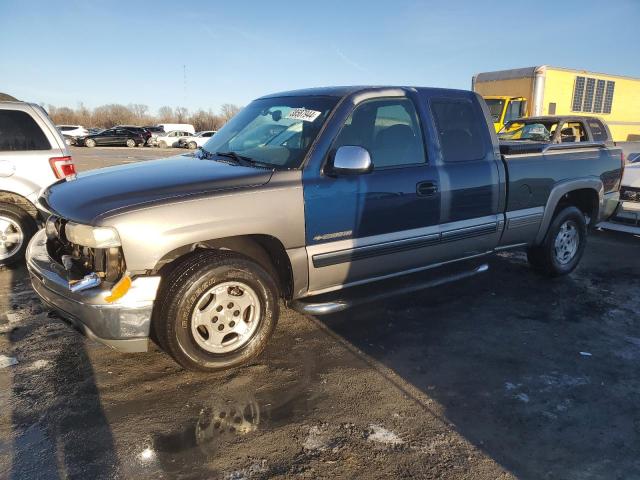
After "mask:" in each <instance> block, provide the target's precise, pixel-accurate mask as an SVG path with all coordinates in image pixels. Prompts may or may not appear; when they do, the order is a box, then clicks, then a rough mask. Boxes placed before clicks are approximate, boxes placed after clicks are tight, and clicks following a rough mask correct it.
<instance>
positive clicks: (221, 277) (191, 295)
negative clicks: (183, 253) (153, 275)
mask: <svg viewBox="0 0 640 480" xmlns="http://www.w3.org/2000/svg"><path fill="white" fill-rule="evenodd" d="M224 282H242V284H245V285H247V286H249V287H250V288H251V289H252V290H253V291H254V292H255V293H256V294H257V297H258V299H259V303H260V312H261V313H262V314H261V315H260V316H259V318H258V319H257V320H256V321H258V324H257V327H256V329H255V331H254V332H253V333H252V336H251V337H250V338H249V339H248V340H247V341H246V343H244V344H242V345H241V346H239V347H238V348H237V349H235V350H233V351H230V352H226V353H213V352H210V351H207V350H205V349H204V348H202V347H201V346H200V345H198V343H197V341H196V339H195V338H194V335H193V333H192V328H191V322H192V314H193V313H194V310H195V308H196V307H197V306H198V305H199V304H200V303H201V301H202V298H203V297H204V295H205V294H206V293H207V292H208V291H209V290H210V289H211V288H213V287H215V286H216V285H218V284H221V283H224ZM277 291H278V290H277V287H276V284H275V283H274V281H273V279H272V277H271V276H270V275H269V274H268V273H267V272H266V271H265V270H264V269H263V268H262V267H261V266H260V265H258V264H257V263H255V262H254V261H252V260H250V259H249V258H246V257H244V256H241V255H238V254H235V253H232V252H226V251H216V250H203V251H198V252H195V253H193V254H191V255H190V256H189V257H187V258H186V259H184V260H183V261H181V262H180V263H179V264H178V265H177V266H175V267H174V268H171V269H170V270H169V271H168V272H167V273H166V274H165V275H163V279H162V282H161V286H160V291H159V292H158V296H157V298H158V299H159V300H158V303H157V304H156V306H155V307H154V313H153V320H152V324H153V332H154V337H155V340H157V342H158V344H159V345H160V347H161V348H162V349H164V350H165V351H166V352H167V353H169V354H170V355H171V356H172V357H173V358H174V359H175V360H176V362H178V363H179V364H180V365H181V366H183V367H184V368H186V369H188V370H200V371H209V372H211V371H217V370H224V369H228V368H233V367H237V366H240V365H243V364H246V363H247V362H249V361H250V360H252V359H253V358H255V357H256V356H258V355H259V354H260V353H261V352H262V351H263V350H264V348H265V346H266V345H267V342H268V340H269V338H270V337H271V334H272V333H273V331H274V329H275V327H276V323H277V321H278V316H279V304H278V294H277ZM216 318H217V317H216Z"/></svg>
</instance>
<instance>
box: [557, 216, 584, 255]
mask: <svg viewBox="0 0 640 480" xmlns="http://www.w3.org/2000/svg"><path fill="white" fill-rule="evenodd" d="M579 244H580V236H579V235H578V226H577V225H576V224H575V222H573V221H572V220H567V221H566V222H564V223H563V224H562V225H561V226H560V230H559V231H558V234H557V235H556V239H555V242H554V244H553V251H554V255H555V257H556V260H557V262H558V263H559V264H561V265H566V264H567V263H569V262H570V261H571V260H573V257H575V255H576V252H577V251H578V246H579Z"/></svg>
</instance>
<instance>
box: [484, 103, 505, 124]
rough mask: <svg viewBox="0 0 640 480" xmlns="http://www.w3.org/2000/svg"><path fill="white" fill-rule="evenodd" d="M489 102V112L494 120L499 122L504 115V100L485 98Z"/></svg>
mask: <svg viewBox="0 0 640 480" xmlns="http://www.w3.org/2000/svg"><path fill="white" fill-rule="evenodd" d="M485 101H486V102H487V106H488V107H489V113H491V118H492V119H493V121H494V122H499V121H500V117H501V116H502V109H503V108H504V100H500V99H497V98H490V99H488V100H485Z"/></svg>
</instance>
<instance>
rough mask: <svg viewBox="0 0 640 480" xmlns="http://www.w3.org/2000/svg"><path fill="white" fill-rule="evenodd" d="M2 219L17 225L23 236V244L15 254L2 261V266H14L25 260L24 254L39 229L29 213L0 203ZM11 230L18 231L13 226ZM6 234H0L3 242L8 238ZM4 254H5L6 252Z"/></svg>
mask: <svg viewBox="0 0 640 480" xmlns="http://www.w3.org/2000/svg"><path fill="white" fill-rule="evenodd" d="M2 217H4V218H5V219H9V220H11V221H12V222H13V223H15V225H16V226H17V228H18V229H19V230H20V232H21V234H22V244H20V246H19V247H18V248H16V250H15V251H14V252H11V255H10V256H8V257H7V258H2V259H0V265H3V266H6V265H13V264H14V263H17V262H21V261H22V260H24V253H25V251H26V250H27V245H28V244H29V240H31V237H33V235H34V234H35V233H36V231H37V230H38V227H37V225H36V222H35V220H34V219H33V217H32V216H31V215H29V213H27V212H26V211H25V210H23V209H22V208H20V207H19V206H17V205H14V204H11V203H3V202H0V218H2ZM11 228H12V231H14V230H17V229H16V228H15V227H13V226H12V227H11ZM4 233H5V232H4V231H3V232H0V239H2V241H4V239H5V238H6V237H5V235H4ZM3 253H5V251H4V250H3Z"/></svg>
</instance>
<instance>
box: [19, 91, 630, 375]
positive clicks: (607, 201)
mask: <svg viewBox="0 0 640 480" xmlns="http://www.w3.org/2000/svg"><path fill="white" fill-rule="evenodd" d="M622 170H623V164H622V158H621V152H620V150H618V149H615V148H610V147H607V146H606V145H604V144H602V143H598V142H591V141H587V142H580V143H579V144H577V143H573V144H562V143H561V144H548V143H546V144H541V143H536V142H510V143H508V144H504V145H500V144H499V143H498V140H497V138H496V135H495V132H494V129H493V127H492V121H491V118H490V115H489V112H488V110H487V107H486V105H485V103H484V101H483V100H482V99H481V98H480V97H479V96H478V95H476V94H474V93H472V92H468V91H459V90H445V89H437V88H412V87H411V88H409V87H334V88H320V89H309V90H300V91H292V92H284V93H278V94H273V95H268V96H265V97H262V98H259V99H257V100H255V101H253V102H252V103H250V104H249V105H248V106H247V107H246V108H245V109H243V110H242V111H241V112H240V113H238V114H237V115H236V116H235V117H234V118H233V119H232V120H231V121H230V122H229V123H228V124H227V125H225V127H224V128H223V129H221V130H220V131H219V132H218V133H217V134H216V135H215V136H214V137H212V138H211V139H210V140H209V141H208V142H207V143H206V144H205V145H204V146H203V147H202V148H201V149H199V150H198V151H197V153H196V154H195V156H194V155H191V156H185V155H180V156H177V157H173V158H170V159H162V160H155V161H149V162H142V163H136V164H129V165H126V166H120V167H111V168H106V169H101V170H95V171H93V172H89V173H86V174H79V175H77V177H75V178H68V179H66V180H62V181H60V182H58V183H56V184H54V185H52V186H51V187H50V188H48V189H47V190H46V191H45V192H44V193H43V195H42V196H41V198H40V199H39V203H40V205H41V206H42V207H43V208H44V209H45V210H46V211H47V214H48V215H49V217H48V220H47V222H46V228H45V229H43V230H42V231H40V232H39V233H38V234H37V235H36V236H35V237H34V239H33V240H32V241H31V243H30V244H29V247H28V251H27V264H28V268H29V271H30V273H31V277H32V282H33V287H34V288H35V290H36V292H38V294H39V295H40V297H41V298H42V299H43V300H44V301H45V302H46V303H47V304H49V305H50V306H51V307H52V308H54V309H55V310H57V311H58V312H60V314H61V315H63V316H64V317H65V318H67V319H69V320H70V321H72V322H73V323H75V324H76V325H77V326H78V327H79V328H80V329H81V330H82V331H83V332H84V333H85V334H87V335H88V336H90V337H92V338H95V339H97V340H99V341H101V342H103V343H105V344H107V345H109V346H111V347H113V348H116V349H119V350H122V351H128V352H135V351H144V350H146V349H147V347H148V341H149V339H150V338H152V339H154V340H155V341H156V342H157V343H159V345H160V346H161V347H162V348H164V349H165V350H166V351H167V352H168V353H169V354H171V355H172V356H173V358H174V359H175V360H176V361H177V362H179V363H180V364H181V365H183V366H184V367H185V368H190V369H200V370H216V369H221V368H229V367H233V366H237V365H240V364H242V363H245V362H247V361H249V360H251V359H252V358H254V357H255V356H256V355H258V354H259V353H260V352H261V351H262V350H263V349H264V347H265V345H266V343H267V341H268V339H269V337H270V335H271V334H272V332H273V330H274V328H275V326H276V322H277V319H278V316H279V308H280V307H279V305H280V304H281V303H284V305H286V306H288V307H292V308H296V309H298V310H300V311H304V312H308V313H312V314H321V313H329V312H334V311H337V310H340V309H344V308H348V307H350V306H352V305H355V304H357V303H360V302H362V301H366V300H368V299H370V298H372V297H374V298H379V297H380V295H382V296H384V295H390V294H394V293H396V292H398V291H403V292H406V291H411V290H415V289H417V288H423V287H425V286H429V285H433V284H438V283H442V282H445V281H450V280H454V279H458V278H462V277H465V276H468V275H472V274H475V273H478V272H481V271H484V270H486V264H485V263H484V259H485V258H486V256H487V255H489V254H492V253H494V252H497V251H501V250H507V249H518V248H519V249H526V251H527V253H528V258H529V261H530V263H531V265H532V267H533V268H534V269H535V270H538V271H540V272H543V273H545V274H548V275H552V276H556V275H563V274H567V273H569V272H571V271H572V270H573V269H574V268H575V267H576V265H577V264H578V262H579V261H580V258H581V256H582V254H583V252H584V248H585V243H586V239H587V231H588V227H589V226H591V225H595V224H596V223H597V222H598V221H599V220H601V219H603V218H606V217H607V216H609V215H610V214H611V212H612V211H613V210H614V209H615V207H616V205H617V203H618V196H619V188H620V179H621V176H622ZM416 272H422V273H421V274H420V275H422V274H424V275H423V276H420V277H419V278H418V277H417V276H416V275H417V274H416ZM407 274H416V275H407ZM364 284H370V285H367V287H363V286H362V285H364ZM281 301H282V302H281Z"/></svg>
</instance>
